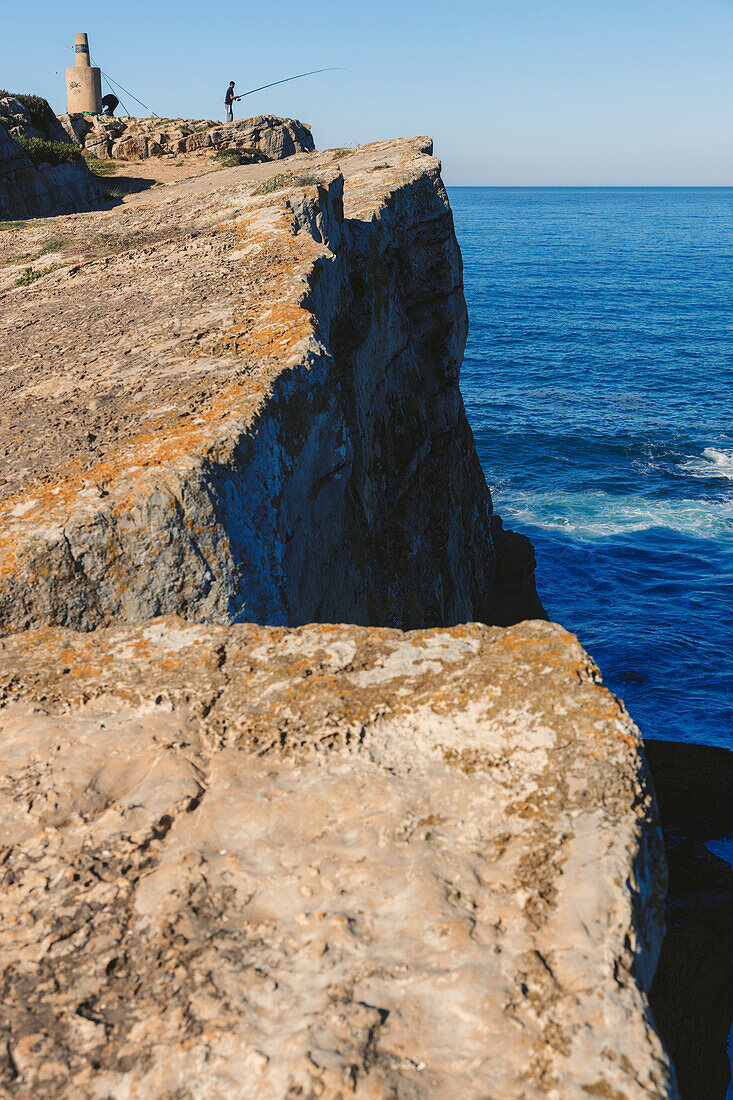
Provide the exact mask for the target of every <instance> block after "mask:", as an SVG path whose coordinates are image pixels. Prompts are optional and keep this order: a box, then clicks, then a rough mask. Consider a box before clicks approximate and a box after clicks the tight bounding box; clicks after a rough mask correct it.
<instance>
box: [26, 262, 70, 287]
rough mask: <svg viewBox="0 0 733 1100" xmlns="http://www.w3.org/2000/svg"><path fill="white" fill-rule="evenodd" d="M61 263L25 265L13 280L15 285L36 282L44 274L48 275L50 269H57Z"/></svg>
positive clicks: (29, 284) (28, 284) (27, 284)
mask: <svg viewBox="0 0 733 1100" xmlns="http://www.w3.org/2000/svg"><path fill="white" fill-rule="evenodd" d="M60 266H61V264H51V266H50V267H43V268H40V269H38V268H35V267H27V268H26V269H25V271H24V272H23V273H22V275H19V276H18V278H17V279H16V280H15V285H16V286H31V285H32V284H33V283H37V282H38V280H39V279H42V278H43V276H44V275H50V274H51V272H52V271H58V269H59V267H60Z"/></svg>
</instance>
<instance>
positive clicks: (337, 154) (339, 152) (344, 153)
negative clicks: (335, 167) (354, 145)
mask: <svg viewBox="0 0 733 1100" xmlns="http://www.w3.org/2000/svg"><path fill="white" fill-rule="evenodd" d="M353 152H354V150H353V149H346V148H344V149H334V151H333V159H334V160H341V158H342V157H349V156H351V154H352V153H353Z"/></svg>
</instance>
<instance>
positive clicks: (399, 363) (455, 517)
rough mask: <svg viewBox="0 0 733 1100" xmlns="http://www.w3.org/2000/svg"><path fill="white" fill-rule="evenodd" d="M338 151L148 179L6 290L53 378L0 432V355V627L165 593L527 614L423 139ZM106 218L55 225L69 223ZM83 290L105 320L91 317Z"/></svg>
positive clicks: (206, 601) (213, 599) (300, 617)
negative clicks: (51, 398)
mask: <svg viewBox="0 0 733 1100" xmlns="http://www.w3.org/2000/svg"><path fill="white" fill-rule="evenodd" d="M340 159H341V161H342V164H341V168H342V169H343V171H341V170H339V168H338V167H337V165H336V164H335V163H334V158H333V154H327V155H326V156H325V157H323V156H322V157H320V158H319V156H318V155H315V156H310V157H303V158H301V159H300V170H301V173H302V174H301V175H300V176H299V175H297V174H293V175H291V176H290V177H289V178H288V179H286V180H285V181H281V180H280V179H279V178H278V179H276V180H275V181H274V189H273V190H271V189H270V187H271V185H270V184H268V182H267V179H268V176H267V173H266V170H265V169H264V167H253V168H242V169H237V170H234V171H233V172H231V173H228V174H227V173H222V174H221V175H220V176H217V177H210V176H209V177H205V178H204V179H203V180H200V181H191V182H189V183H188V184H185V185H179V186H178V188H176V189H174V188H169V189H166V190H167V191H168V192H169V195H167V196H161V197H159V199H158V202H157V204H155V205H154V206H153V205H151V204H150V203H149V201H148V202H146V204H145V206H144V207H143V206H141V208H140V210H139V212H138V211H137V210H135V208H133V209H132V211H131V212H130V211H126V212H125V214H124V215H123V214H120V215H119V216H120V217H123V216H124V217H125V232H126V234H127V240H128V241H130V242H131V244H132V250H130V249H128V250H126V251H125V252H124V253H123V254H122V255H113V256H111V257H108V258H106V259H105V260H104V261H103V262H90V263H85V264H83V265H82V266H79V265H78V264H75V265H74V266H73V267H71V268H70V269H69V270H66V271H65V272H59V273H56V274H54V275H52V276H49V277H48V279H46V280H44V282H43V284H42V286H39V287H38V288H33V293H32V295H24V296H22V297H21V296H19V295H17V294H13V293H12V292H11V293H10V294H8V295H6V297H5V304H4V311H5V316H6V317H7V318H8V321H7V324H8V328H9V334H13V333H15V334H16V335H17V338H18V339H17V342H16V344H15V351H14V360H13V361H14V363H15V364H17V362H18V359H19V358H20V356H21V355H22V357H23V358H24V360H25V361H28V360H31V361H35V362H36V363H38V361H39V358H38V357H39V355H40V357H41V362H42V363H43V362H44V361H45V360H44V359H43V350H44V347H45V346H47V342H48V341H49V340H50V339H53V343H54V347H55V355H54V359H53V361H52V362H49V365H48V367H47V368H46V370H47V371H48V372H49V373H48V375H47V384H46V392H47V393H49V394H51V395H54V393H55V395H56V400H57V401H58V415H57V416H54V417H52V416H49V417H48V418H47V421H46V423H45V424H44V430H43V435H44V439H45V440H46V441H47V452H46V453H45V454H44V453H43V452H41V451H40V450H39V444H38V434H39V433H38V430H37V428H36V429H35V430H33V431H32V438H29V439H28V444H27V447H26V448H23V447H22V446H21V447H18V441H19V440H22V432H23V425H27V424H29V423H32V419H33V416H37V415H38V409H37V403H35V401H34V387H35V386H37V385H38V380H39V379H38V374H37V373H34V375H33V380H32V382H31V381H30V379H29V380H28V382H27V384H26V388H25V391H24V380H23V375H22V372H21V371H18V370H17V369H16V371H15V372H13V371H12V370H11V371H9V372H8V374H7V375H6V377H7V378H8V379H9V380H10V381H12V383H13V387H12V392H8V394H7V397H8V401H9V402H10V403H14V404H15V409H16V412H15V414H14V417H15V419H13V415H11V413H10V409H8V413H7V416H6V425H7V426H8V427H9V428H13V429H15V431H14V438H15V440H16V444H15V449H13V450H11V448H10V447H8V454H7V465H6V469H7V472H8V476H7V482H6V496H7V499H6V501H5V503H4V504H3V506H2V510H1V511H0V553H1V554H2V561H1V563H0V621H2V623H3V624H4V625H5V627H6V628H7V629H13V630H16V629H24V628H27V627H29V626H33V625H38V624H42V623H56V624H64V625H69V626H74V627H76V628H80V629H92V628H94V627H97V626H100V625H102V624H105V623H110V622H113V621H116V620H119V619H122V620H127V621H130V622H139V621H142V620H145V619H148V618H150V617H152V616H154V615H158V614H163V613H171V612H175V613H178V614H181V615H184V616H185V617H187V618H189V619H198V620H208V621H217V622H229V621H250V622H251V621H254V622H261V623H281V624H291V625H292V624H298V623H303V622H310V621H321V622H323V621H349V622H355V623H362V624H386V625H393V626H399V627H402V628H411V627H417V626H426V625H434V624H435V625H437V624H451V623H456V622H461V621H470V620H481V621H488V622H491V621H496V622H500V623H501V622H508V621H516V620H518V619H522V618H528V617H532V616H536V615H541V614H543V612H542V608H541V605H540V603H539V601H538V599H537V596H536V593H535V591H534V584H533V579H532V571H533V566H534V560H533V557H532V553H531V548H530V547H529V544H528V543H527V542H526V540H522V539H521V538H519V537H518V536H517V537H515V538H514V539H513V540H512V539H507V537H506V534H505V533H502V532H499V533H500V534H501V535H502V538H501V548H502V555H503V556H502V558H501V562H500V568H499V570H498V574H497V553H496V550H495V545H494V541H493V539H492V529H491V520H492V507H491V498H490V494H489V491H488V488H487V486H486V482H485V479H484V476H483V474H482V472H481V469H480V466H479V462H478V458H477V455H476V451H475V447H474V443H473V438H472V434H471V431H470V428H469V426H468V423H467V421H466V417H465V413H464V409H463V404H462V400H461V396H460V392H459V388H458V376H459V368H460V364H461V358H462V354H463V347H464V341H465V336H466V307H465V301H464V298H463V289H462V276H461V259H460V253H459V250H458V246H457V243H456V240H455V236H454V233H453V225H452V218H451V213H450V208H449V205H448V201H447V198H446V195H445V191H444V189H443V185H442V183H441V180H440V175H439V164H438V162H437V161H436V160H435V159H434V158H433V157H432V156H431V154H430V149H429V148H428V146H427V145H426V143H425V142H424V141H423V142H420V141H413V142H411V143H409V142H402V143H384V144H382V145H377V146H370V147H367V148H366V149H365V150H363V151H356V152H355V153H353V154H351V155H350V156H341V157H340ZM263 180H264V183H263ZM283 182H284V184H285V186H278V185H279V184H282V183H283ZM217 184H218V186H216V185H217ZM153 227H154V229H155V232H156V233H157V234H159V235H160V236H162V238H163V239H162V240H160V239H159V240H158V241H157V242H154V243H153V244H152V246H151V245H149V244H148V243H147V240H148V238H147V237H146V234H147V232H149V231H152V230H153ZM111 228H112V224H111V220H110V219H109V218H108V219H106V222H105V225H104V226H99V224H98V223H92V222H91V221H89V223H88V225H84V226H82V225H81V224H77V225H76V226H75V232H77V233H79V232H81V233H84V234H85V246H86V247H90V246H93V244H94V233H95V231H97V232H99V231H103V232H104V233H105V234H106V235H107V237H108V236H109V234H110V230H111ZM136 232H138V233H140V234H141V235H142V236H143V238H144V239H145V241H146V247H145V248H144V249H141V250H140V251H139V252H138V251H136V250H135V247H134V241H135V234H136ZM212 269H213V270H214V271H215V272H216V275H217V277H218V281H215V282H213V283H212V282H211V276H210V272H211V271H212ZM207 279H208V282H207ZM204 284H206V289H207V293H206V295H205V297H204V298H203V299H202V298H201V297H200V295H201V294H202V293H203V290H202V289H201V288H202V286H203V285H204ZM116 287H119V288H120V289H119V291H116V290H115V288H116ZM58 295H61V296H62V297H63V299H64V312H63V317H61V318H59V316H58V311H57V309H56V304H55V299H56V297H57V296H58ZM96 298H100V301H103V302H104V311H105V318H106V320H107V331H106V332H101V333H100V334H99V336H97V334H96V332H95V335H94V338H93V339H92V340H90V339H89V336H88V326H87V323H86V318H87V317H88V314H89V308H90V303H93V302H94V301H95V299H96ZM204 302H205V304H204ZM39 322H43V323H39ZM119 333H124V337H123V339H124V344H125V351H124V355H123V354H122V349H121V348H120V345H119V335H118V334H119ZM21 349H22V351H21ZM131 353H132V354H131ZM128 356H130V358H128ZM41 371H42V373H43V372H44V368H43V367H41ZM120 383H121V384H120ZM130 393H133V394H135V399H134V400H130V399H129V397H128V394H130ZM90 400H91V401H92V403H93V404H94V410H92V411H91V412H90V411H89V404H90ZM100 400H104V401H105V408H106V409H107V419H106V420H105V422H104V423H103V424H102V425H100V426H99V430H97V420H98V417H97V406H98V403H99V402H100ZM151 420H154V423H155V429H154V431H151V430H150V427H149V425H150V422H151ZM54 421H55V424H56V425H57V426H58V425H60V426H61V427H60V428H57V429H56V438H55V439H54ZM79 423H81V424H82V425H84V426H89V427H90V428H91V430H90V431H89V432H88V435H90V436H91V437H92V440H93V442H94V444H95V448H96V451H95V450H94V449H90V445H89V442H88V440H86V439H84V438H83V436H82V437H81V438H79V437H77V438H76V439H75V438H74V432H75V427H74V426H73V425H76V424H79ZM120 427H123V428H124V432H122V433H121V432H120V431H119V430H118V429H119V428H120ZM100 435H101V438H100ZM125 436H126V437H127V438H125ZM72 443H73V444H74V446H73V449H70V445H71V444H72ZM100 447H101V451H102V454H101V455H100V453H99V449H100ZM14 471H17V473H14ZM495 531H498V529H497V528H496V526H495ZM497 575H499V576H500V577H501V578H502V583H501V584H500V585H498V586H497V584H496V577H497ZM517 576H518V577H519V578H520V580H522V583H517V581H516V577H517ZM506 578H509V580H510V582H511V583H509V584H506V585H505V584H504V581H505V580H506Z"/></svg>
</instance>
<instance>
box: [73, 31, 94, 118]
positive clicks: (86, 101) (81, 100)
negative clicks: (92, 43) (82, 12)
mask: <svg viewBox="0 0 733 1100" xmlns="http://www.w3.org/2000/svg"><path fill="white" fill-rule="evenodd" d="M66 101H67V110H68V112H69V114H70V115H73V114H85V115H98V114H100V113H101V111H102V76H101V73H100V71H99V69H94V68H92V65H91V62H90V60H89V42H88V40H87V36H86V35H85V34H77V36H76V65H75V66H74V68H73V69H71V68H69V69H67V70H66Z"/></svg>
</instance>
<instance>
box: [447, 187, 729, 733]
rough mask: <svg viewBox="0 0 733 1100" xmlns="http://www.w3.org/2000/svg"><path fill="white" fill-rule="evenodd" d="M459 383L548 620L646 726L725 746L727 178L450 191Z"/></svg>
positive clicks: (498, 503) (500, 507)
mask: <svg viewBox="0 0 733 1100" xmlns="http://www.w3.org/2000/svg"><path fill="white" fill-rule="evenodd" d="M450 200H451V204H452V207H453V212H454V216H455V223H456V230H457V234H458V240H459V242H460V245H461V249H462V252H463V260H464V276H465V287H466V298H467V301H468V308H469V316H470V334H469V340H468V347H467V352H466V358H465V363H464V367H463V374H462V390H463V395H464V399H465V402H466V408H467V412H468V417H469V420H470V422H471V425H472V427H473V430H474V434H475V437H476V443H477V446H478V452H479V456H480V459H481V462H482V465H483V468H484V470H485V473H486V477H487V480H488V482H489V485H490V486H491V490H492V494H493V498H494V506H495V509H496V510H497V511H498V512H500V513H501V515H502V516H503V517H504V522H505V525H506V526H507V527H511V528H514V529H515V530H518V531H521V532H522V533H524V534H526V535H529V537H530V538H531V539H532V542H533V543H534V545H535V548H536V552H537V562H538V568H537V584H538V589H539V592H540V595H541V597H542V599H543V602H544V604H545V607H546V608H547V611H548V614H549V615H550V618H552V619H553V620H555V621H557V622H560V623H562V624H563V625H564V626H566V627H567V628H568V629H569V630H571V631H573V632H574V633H575V634H577V635H578V637H579V638H580V640H581V642H582V643H583V645H584V646H586V648H587V649H588V650H589V651H590V653H591V654H592V655H593V657H594V658H595V660H596V661H597V662H598V664H599V665H600V667H601V670H602V672H603V676H604V679H605V682H606V683H607V685H608V686H609V687H610V688H611V690H612V691H614V692H616V693H617V694H619V695H621V696H622V697H623V698H624V700H625V701H626V704H627V706H628V708H629V711H630V712H631V714H632V716H633V718H634V719H635V720H636V722H637V723H638V724H639V726H640V727H641V730H642V732H643V733H644V735H645V736H646V737H652V738H668V739H674V740H684V741H695V742H700V743H704V744H711V745H724V746H727V747H729V748H732V749H733V419H732V413H733V188H731V189H729V188H721V189H712V188H690V189H680V188H622V189H610V188H593V189H580V188H568V189H564V188H548V189H544V188H539V189H538V188H527V189H523V188H451V189H450Z"/></svg>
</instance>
